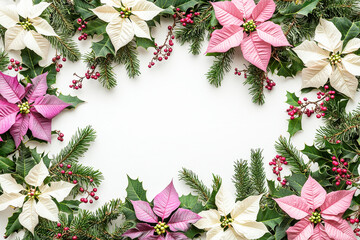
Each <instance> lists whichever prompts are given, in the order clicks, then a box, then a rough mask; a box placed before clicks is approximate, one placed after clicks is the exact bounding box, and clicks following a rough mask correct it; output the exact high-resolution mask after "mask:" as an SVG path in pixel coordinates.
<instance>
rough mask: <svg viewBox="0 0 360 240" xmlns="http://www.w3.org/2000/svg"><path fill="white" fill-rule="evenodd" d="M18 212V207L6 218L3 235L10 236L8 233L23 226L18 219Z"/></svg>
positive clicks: (19, 211)
mask: <svg viewBox="0 0 360 240" xmlns="http://www.w3.org/2000/svg"><path fill="white" fill-rule="evenodd" d="M20 213H21V210H19V209H18V210H16V211H15V212H14V213H13V215H12V216H11V217H9V218H8V223H7V225H6V232H5V236H10V234H12V233H14V232H17V231H19V230H20V229H22V228H23V227H22V225H21V224H20V221H19V215H20Z"/></svg>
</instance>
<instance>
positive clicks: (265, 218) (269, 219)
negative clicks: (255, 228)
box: [256, 207, 284, 230]
mask: <svg viewBox="0 0 360 240" xmlns="http://www.w3.org/2000/svg"><path fill="white" fill-rule="evenodd" d="M283 218H284V216H283V215H282V214H280V213H278V212H277V211H276V210H275V209H270V208H268V207H266V208H265V209H260V211H259V213H258V215H257V219H256V221H257V222H262V223H264V224H265V225H266V226H268V227H270V228H271V229H273V230H274V229H275V227H276V226H277V225H279V224H280V223H281V222H282V220H283Z"/></svg>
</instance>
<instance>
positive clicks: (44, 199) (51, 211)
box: [35, 194, 59, 222]
mask: <svg viewBox="0 0 360 240" xmlns="http://www.w3.org/2000/svg"><path fill="white" fill-rule="evenodd" d="M35 209H36V212H37V214H39V216H40V217H43V218H46V219H49V220H50V221H54V222H57V221H58V220H59V217H58V215H59V209H58V207H57V206H56V204H55V202H54V201H53V200H52V199H51V197H50V196H43V195H42V194H41V195H40V196H39V201H38V202H37V203H36V205H35Z"/></svg>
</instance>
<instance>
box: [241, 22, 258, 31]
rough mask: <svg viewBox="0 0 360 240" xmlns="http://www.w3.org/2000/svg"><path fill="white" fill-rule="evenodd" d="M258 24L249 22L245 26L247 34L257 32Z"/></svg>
mask: <svg viewBox="0 0 360 240" xmlns="http://www.w3.org/2000/svg"><path fill="white" fill-rule="evenodd" d="M256 27H257V26H256V24H255V22H254V20H249V21H247V22H245V23H244V24H243V28H244V31H245V32H247V33H251V32H254V31H255V30H256Z"/></svg>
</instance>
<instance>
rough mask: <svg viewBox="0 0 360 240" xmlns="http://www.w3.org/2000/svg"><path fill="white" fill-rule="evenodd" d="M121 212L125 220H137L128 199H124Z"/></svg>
mask: <svg viewBox="0 0 360 240" xmlns="http://www.w3.org/2000/svg"><path fill="white" fill-rule="evenodd" d="M122 211H123V213H124V215H125V217H126V219H127V220H133V221H136V220H137V217H136V215H135V211H134V208H133V205H132V204H131V202H130V200H129V199H125V204H124V207H123V210H122Z"/></svg>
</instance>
